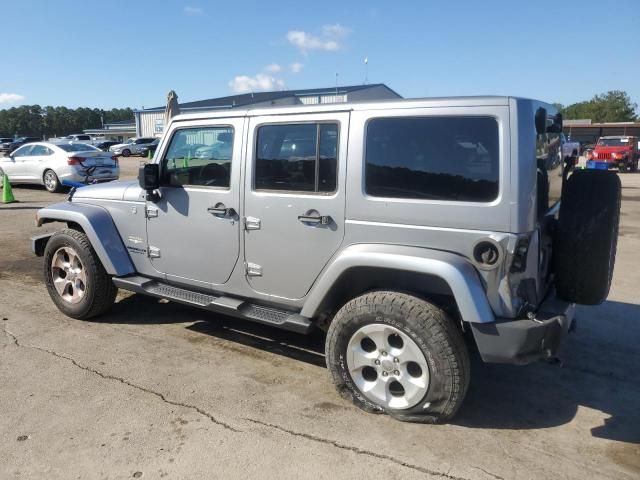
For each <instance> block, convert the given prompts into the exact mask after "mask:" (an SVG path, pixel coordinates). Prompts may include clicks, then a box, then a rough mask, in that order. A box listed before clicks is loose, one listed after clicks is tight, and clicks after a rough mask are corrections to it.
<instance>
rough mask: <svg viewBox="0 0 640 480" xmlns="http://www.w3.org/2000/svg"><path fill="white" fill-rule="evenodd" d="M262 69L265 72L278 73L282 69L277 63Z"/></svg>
mask: <svg viewBox="0 0 640 480" xmlns="http://www.w3.org/2000/svg"><path fill="white" fill-rule="evenodd" d="M264 69H265V71H267V72H271V73H278V72H279V71H280V70H282V67H281V66H280V65H278V64H277V63H272V64H270V65H267V66H266V67H264Z"/></svg>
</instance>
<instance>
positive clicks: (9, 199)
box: [2, 175, 17, 203]
mask: <svg viewBox="0 0 640 480" xmlns="http://www.w3.org/2000/svg"><path fill="white" fill-rule="evenodd" d="M16 201H17V200H16V199H15V197H14V196H13V191H12V190H11V184H10V183H9V177H8V176H7V175H2V203H13V202H16Z"/></svg>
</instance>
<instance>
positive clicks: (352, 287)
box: [316, 266, 461, 326]
mask: <svg viewBox="0 0 640 480" xmlns="http://www.w3.org/2000/svg"><path fill="white" fill-rule="evenodd" d="M377 290H394V291H397V292H403V293H406V294H409V295H414V296H416V297H418V298H422V299H424V300H427V301H429V302H431V303H433V304H434V305H437V306H438V307H439V308H442V309H443V310H444V311H446V312H447V313H448V314H449V315H450V316H451V317H452V318H454V319H456V320H461V315H460V312H459V309H458V305H457V302H456V299H455V295H454V294H453V291H452V290H451V287H450V286H449V284H448V283H447V282H446V281H445V280H444V279H443V278H441V277H439V276H437V275H432V274H426V273H421V272H411V271H403V270H396V269H391V268H380V267H369V266H360V267H353V268H350V269H348V270H346V271H344V272H343V273H342V274H341V275H340V276H339V277H338V279H337V281H336V282H334V283H333V285H332V286H331V288H330V289H329V290H328V291H327V292H326V294H325V295H324V297H323V299H322V301H321V302H320V304H319V306H318V308H317V310H316V313H317V315H316V317H317V318H318V321H319V324H320V325H321V326H323V325H328V324H329V323H330V320H331V318H332V317H333V316H334V314H335V313H336V312H337V311H338V310H340V308H342V307H343V306H344V305H345V304H346V303H347V302H349V301H350V300H352V299H353V298H356V297H358V296H361V295H364V294H366V293H368V292H373V291H377Z"/></svg>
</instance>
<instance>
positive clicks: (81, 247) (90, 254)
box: [44, 229, 118, 320]
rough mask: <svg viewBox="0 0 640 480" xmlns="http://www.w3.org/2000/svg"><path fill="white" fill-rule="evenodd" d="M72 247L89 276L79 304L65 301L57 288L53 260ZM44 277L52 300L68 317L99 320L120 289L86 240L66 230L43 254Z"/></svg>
mask: <svg viewBox="0 0 640 480" xmlns="http://www.w3.org/2000/svg"><path fill="white" fill-rule="evenodd" d="M63 247H70V248H71V249H73V250H74V251H75V252H76V253H77V254H78V256H79V258H80V261H81V262H82V267H83V269H84V273H85V275H86V280H87V281H86V286H85V289H84V296H83V297H82V299H81V300H80V301H79V302H78V303H70V302H69V301H67V300H65V299H64V298H62V296H61V295H60V294H59V293H58V291H57V290H56V287H55V286H54V280H53V277H54V272H53V268H52V265H51V263H52V259H53V256H54V254H55V253H56V252H57V251H58V249H60V248H63ZM44 276H45V283H46V285H47V290H48V291H49V295H50V296H51V299H52V300H53V302H54V303H55V304H56V306H57V307H58V308H59V309H60V311H61V312H62V313H64V314H65V315H67V316H69V317H72V318H77V319H80V320H85V319H88V318H92V317H96V316H98V315H100V314H102V313H104V312H106V311H107V310H109V309H110V308H111V306H112V305H113V303H114V301H115V298H116V295H117V293H118V288H117V287H116V286H115V285H114V284H113V281H112V280H111V277H110V276H109V275H108V274H107V272H106V271H105V269H104V267H103V266H102V263H101V262H100V259H99V258H98V255H97V254H96V252H95V250H94V249H93V247H92V246H91V243H90V242H89V239H88V238H87V236H86V235H85V234H84V233H82V232H80V231H78V230H71V229H65V230H62V231H60V232H57V233H55V234H54V235H53V236H52V237H51V238H50V239H49V241H48V242H47V246H46V248H45V251H44Z"/></svg>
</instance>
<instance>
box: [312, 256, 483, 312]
mask: <svg viewBox="0 0 640 480" xmlns="http://www.w3.org/2000/svg"><path fill="white" fill-rule="evenodd" d="M357 267H376V268H382V269H390V270H400V271H406V272H415V273H424V274H428V275H433V276H437V277H439V278H441V279H442V280H444V281H445V282H446V283H447V284H448V285H449V288H450V289H451V291H452V292H453V295H454V297H455V300H456V303H457V305H458V309H459V311H460V315H461V316H462V319H463V320H464V321H466V322H477V323H489V322H493V321H495V318H494V315H493V312H492V310H491V307H490V306H489V302H488V301H487V296H486V294H485V292H484V288H483V287H482V282H481V280H480V277H479V276H478V274H477V272H476V270H475V269H474V267H473V266H472V265H471V264H470V263H469V262H468V261H467V260H466V259H465V258H464V257H461V256H459V255H454V254H452V253H448V252H442V251H438V250H430V249H427V248H420V247H407V246H398V245H378V244H358V245H351V246H349V247H347V248H346V249H344V250H343V251H342V252H341V253H340V254H339V255H338V256H337V257H336V258H335V259H334V260H333V261H332V262H331V263H330V264H329V266H328V267H327V268H326V269H325V270H324V271H323V272H322V274H321V276H320V278H319V279H318V281H317V282H316V283H315V285H314V287H313V288H312V289H311V291H310V292H309V296H308V297H307V301H306V302H305V304H304V307H303V309H302V311H301V312H300V313H301V315H302V316H304V317H308V318H313V317H315V316H316V315H317V314H319V313H320V312H319V307H320V305H321V303H322V300H323V299H324V298H325V295H327V294H328V293H329V291H330V290H331V287H332V285H334V284H335V282H336V281H337V280H338V279H339V278H340V276H341V275H343V274H344V273H346V272H347V271H348V270H349V269H352V268H357Z"/></svg>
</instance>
